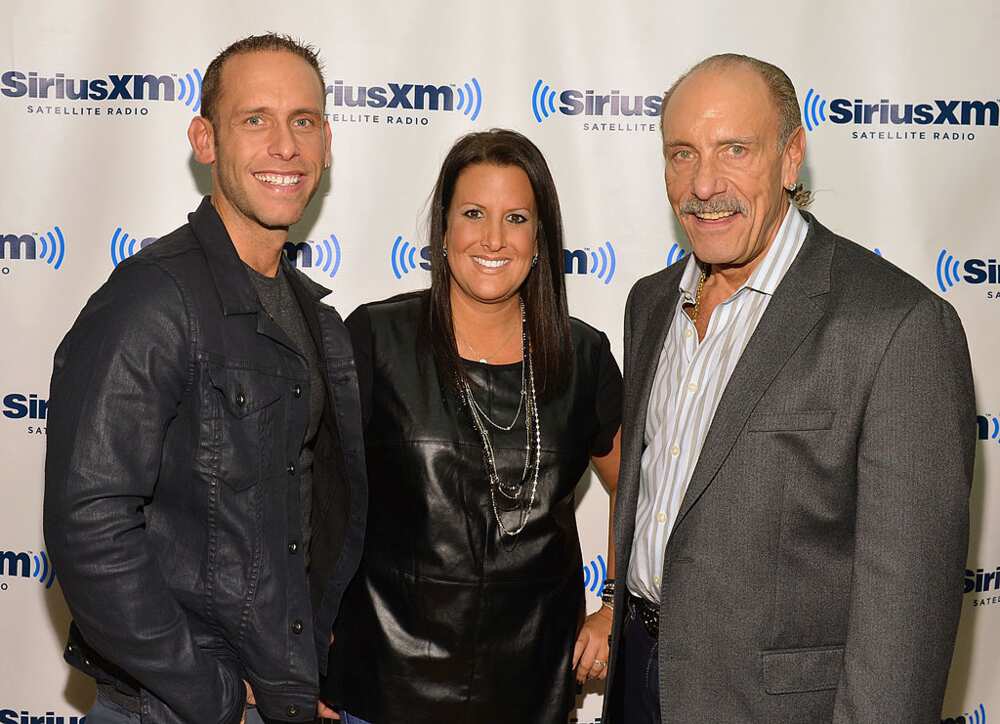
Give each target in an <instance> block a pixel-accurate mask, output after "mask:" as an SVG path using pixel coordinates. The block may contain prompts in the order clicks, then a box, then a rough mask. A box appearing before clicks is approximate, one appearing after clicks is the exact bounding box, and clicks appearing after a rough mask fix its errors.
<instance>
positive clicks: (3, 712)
mask: <svg viewBox="0 0 1000 724" xmlns="http://www.w3.org/2000/svg"><path fill="white" fill-rule="evenodd" d="M86 721H87V717H85V716H83V715H82V714H56V713H55V712H54V711H47V712H45V713H44V714H36V713H32V712H30V711H28V710H27V709H21V710H20V712H19V711H18V710H17V709H0V724H85V722H86Z"/></svg>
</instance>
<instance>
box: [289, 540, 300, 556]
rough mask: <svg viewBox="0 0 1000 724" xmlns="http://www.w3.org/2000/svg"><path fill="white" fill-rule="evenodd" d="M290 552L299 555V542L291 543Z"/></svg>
mask: <svg viewBox="0 0 1000 724" xmlns="http://www.w3.org/2000/svg"><path fill="white" fill-rule="evenodd" d="M288 552H289V553H291V554H292V555H295V554H296V553H298V552H299V544H298V543H297V542H295V541H292V542H291V543H289V544H288Z"/></svg>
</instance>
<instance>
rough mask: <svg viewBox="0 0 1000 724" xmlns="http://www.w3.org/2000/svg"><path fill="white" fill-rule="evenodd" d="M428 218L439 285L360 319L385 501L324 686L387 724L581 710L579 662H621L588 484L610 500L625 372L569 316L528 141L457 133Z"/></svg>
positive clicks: (358, 713) (480, 723)
mask: <svg viewBox="0 0 1000 724" xmlns="http://www.w3.org/2000/svg"><path fill="white" fill-rule="evenodd" d="M431 214H432V218H431V224H430V225H431V229H430V237H431V239H430V244H431V250H432V251H431V260H432V261H431V266H432V286H431V289H430V290H427V291H424V292H417V293H413V294H406V295H402V296H398V297H394V298H392V299H389V300H386V301H383V302H376V303H373V304H367V305H364V306H362V307H360V308H359V309H358V310H357V311H355V312H354V314H352V315H351V316H350V317H349V318H348V320H347V325H348V327H349V329H350V330H351V334H352V338H353V340H354V346H355V350H354V351H355V357H356V360H357V365H358V376H359V380H360V383H361V395H362V405H363V407H364V408H365V410H364V413H365V420H366V431H365V432H366V434H365V437H366V447H367V457H368V475H369V486H370V488H369V489H370V507H369V517H368V530H367V540H366V544H365V554H364V559H363V561H362V564H361V569H360V571H359V573H358V576H357V578H356V579H355V581H354V583H353V584H352V586H351V588H350V590H349V592H348V594H347V595H346V597H345V600H344V602H343V605H342V607H341V611H340V617H339V620H338V624H337V629H336V641H335V644H334V646H333V647H332V649H331V666H330V672H329V676H328V679H327V682H326V684H325V687H324V698H326V699H327V701H330V702H336V704H337V705H338V707H340V708H342V709H343V710H345V711H346V712H348V713H349V714H350V715H351V716H350V717H348V720H349V721H350V720H351V718H353V717H360V719H361V720H362V721H368V722H373V723H374V724H396V723H402V722H406V723H407V724H415V723H421V722H427V723H430V722H433V723H434V724H445V723H446V724H463V723H468V724H490V723H491V722H498V723H499V722H519V723H528V722H530V723H531V724H547V723H549V722H551V723H552V724H555V723H557V722H558V723H559V724H565V722H566V721H567V717H568V715H569V712H570V710H571V709H572V707H573V704H574V668H575V669H576V672H575V676H576V678H578V679H585V678H587V677H588V676H589V677H591V678H602V677H603V676H604V673H605V670H606V661H607V652H608V646H607V636H608V633H609V632H610V621H611V616H610V610H608V609H606V608H605V609H602V610H600V611H598V612H597V613H595V614H592V615H591V616H590V617H588V618H587V619H586V621H584V598H583V593H584V592H583V585H582V573H581V557H580V542H579V538H578V535H577V530H576V518H575V514H574V488H575V487H576V484H577V482H578V481H579V479H580V477H581V475H583V473H584V471H585V470H586V469H587V466H588V464H590V463H591V462H593V463H594V465H595V468H596V469H597V471H598V473H599V474H600V475H601V477H602V479H603V480H604V482H605V484H606V485H607V486H608V487H609V488H610V489H611V490H612V495H613V489H614V486H615V484H616V483H617V477H618V457H619V453H618V429H619V424H620V417H621V413H620V406H621V373H620V372H619V370H618V366H617V364H616V363H615V360H614V358H613V357H612V355H611V350H610V347H609V344H608V339H607V337H606V336H605V335H604V334H603V333H602V332H600V331H598V330H596V329H594V328H593V327H590V326H588V325H586V324H584V323H583V322H581V321H579V320H576V319H572V318H570V317H569V314H568V312H567V307H566V294H565V289H564V284H563V251H562V223H561V219H560V214H559V203H558V198H557V196H556V192H555V186H554V184H553V182H552V178H551V175H550V174H549V170H548V167H547V166H546V164H545V161H544V159H543V158H542V155H541V153H540V152H539V151H538V149H537V148H536V147H535V146H534V145H533V144H532V143H531V142H530V141H528V140H527V139H526V138H524V137H523V136H521V135H520V134H517V133H514V132H512V131H496V130H495V131H490V132H486V133H476V134H471V135H469V136H465V137H464V138H462V139H460V140H459V141H458V143H457V144H456V145H455V146H454V147H453V148H452V150H451V151H450V153H449V154H448V157H447V158H446V159H445V162H444V167H443V168H442V170H441V173H440V175H439V177H438V181H437V185H436V187H435V191H434V196H433V200H432V209H431ZM608 560H609V563H611V571H612V573H611V575H612V576H613V570H614V569H613V560H614V558H613V553H612V552H611V551H609V555H608ZM581 624H582V625H581Z"/></svg>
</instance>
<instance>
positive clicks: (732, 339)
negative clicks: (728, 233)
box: [626, 206, 809, 603]
mask: <svg viewBox="0 0 1000 724" xmlns="http://www.w3.org/2000/svg"><path fill="white" fill-rule="evenodd" d="M808 230H809V226H808V224H807V223H806V220H805V219H804V218H802V215H801V214H800V213H799V212H798V211H797V210H796V209H795V207H794V206H790V207H789V209H788V212H787V213H786V214H785V218H784V220H783V221H782V222H781V227H780V228H779V229H778V234H777V236H775V239H774V243H773V244H772V245H771V248H770V249H768V251H767V254H766V255H765V256H764V258H763V259H762V260H761V262H760V264H759V265H758V266H757V268H756V269H754V271H753V273H751V274H750V277H749V278H748V279H747V280H746V282H745V283H744V284H743V286H741V287H740V288H739V289H737V290H736V292H735V293H733V295H732V296H730V297H729V298H728V299H726V300H725V301H724V302H722V303H721V304H720V305H719V306H718V307H716V308H715V310H714V311H713V312H712V318H711V319H710V320H709V323H708V329H707V331H706V332H705V338H704V339H703V340H701V342H699V341H698V333H697V331H696V330H695V326H694V323H693V322H692V321H691V318H690V317H688V315H687V313H686V312H685V311H684V304H694V301H695V292H696V290H697V287H698V278H699V276H700V271H699V268H698V264H697V261H696V260H695V258H694V254H690V255H689V256H688V262H687V267H686V268H685V269H684V275H683V276H682V277H681V281H680V302H679V303H678V305H677V309H676V311H675V312H674V317H673V320H672V321H671V324H670V329H669V330H668V331H667V336H666V339H665V340H664V342H663V349H662V351H661V352H660V359H659V362H658V363H657V367H656V376H655V377H654V378H653V387H652V390H651V391H650V395H649V407H648V409H647V411H646V428H645V443H646V447H645V450H644V451H643V453H642V461H641V465H640V472H639V503H638V508H637V510H636V520H635V537H634V538H633V540H632V555H631V559H630V561H629V567H628V578H627V581H626V582H627V585H628V588H629V590H630V591H631V592H632V593H633V594H635V595H636V596H639V597H641V598H644V599H646V600H647V601H652V602H654V603H659V601H660V584H661V581H660V576H661V575H662V572H663V559H664V556H665V553H666V545H667V539H668V538H669V537H670V531H671V530H672V529H673V526H674V522H675V521H676V519H677V513H678V512H679V511H680V508H681V501H682V500H683V499H684V493H685V492H686V491H687V487H688V483H690V482H691V476H692V474H693V473H694V469H695V465H696V464H697V463H698V456H699V455H700V454H701V447H702V445H703V444H704V442H705V436H706V435H707V434H708V428H709V426H711V424H712V418H713V417H715V410H716V408H717V407H718V406H719V400H720V399H721V398H722V393H723V392H724V391H725V389H726V385H727V384H728V382H729V377H730V376H731V375H732V373H733V370H734V369H735V368H736V364H737V362H739V360H740V357H741V356H742V354H743V350H744V348H745V347H746V345H747V342H748V341H749V340H750V337H751V335H753V333H754V330H755V329H757V324H758V322H760V319H761V317H762V316H763V315H764V310H766V309H767V305H768V302H770V300H771V296H772V295H773V294H774V290H775V289H776V288H777V286H778V284H779V283H780V282H781V280H782V278H783V277H784V276H785V272H787V271H788V267H789V266H791V264H792V261H793V260H794V259H795V255H796V254H798V252H799V249H800V248H802V242H803V241H805V237H806V232H807V231H808Z"/></svg>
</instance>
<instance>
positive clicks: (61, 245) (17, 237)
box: [0, 226, 66, 269]
mask: <svg viewBox="0 0 1000 724" xmlns="http://www.w3.org/2000/svg"><path fill="white" fill-rule="evenodd" d="M65 257H66V237H65V236H63V233H62V229H60V228H59V227H58V226H53V227H52V230H51V231H46V232H42V233H40V234H0V259H10V260H15V259H23V260H28V261H43V262H45V263H46V264H48V265H49V266H51V267H52V268H53V269H59V268H60V267H61V266H62V263H63V259H64V258H65Z"/></svg>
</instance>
